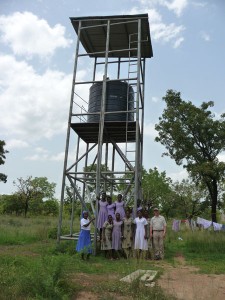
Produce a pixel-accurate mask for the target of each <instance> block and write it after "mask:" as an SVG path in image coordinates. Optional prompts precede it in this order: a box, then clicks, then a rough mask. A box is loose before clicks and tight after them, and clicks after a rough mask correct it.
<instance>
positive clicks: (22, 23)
mask: <svg viewBox="0 0 225 300" xmlns="http://www.w3.org/2000/svg"><path fill="white" fill-rule="evenodd" d="M0 31H1V32H2V36H1V40H2V41H3V42H4V43H5V44H8V45H9V46H10V47H11V48H12V51H13V53H14V54H15V55H24V56H26V57H27V58H30V57H32V56H33V55H38V56H40V57H45V56H51V55H53V54H54V52H55V50H56V49H57V48H61V47H62V48H66V47H68V46H69V45H70V44H71V43H72V40H70V39H66V38H65V27H63V26H62V25H60V24H56V25H55V26H54V27H51V26H50V25H49V24H48V23H47V21H46V20H44V19H39V18H38V17H37V16H36V15H34V14H33V13H31V12H26V11H25V12H23V13H21V12H15V13H13V14H12V15H8V16H5V15H1V16H0Z"/></svg>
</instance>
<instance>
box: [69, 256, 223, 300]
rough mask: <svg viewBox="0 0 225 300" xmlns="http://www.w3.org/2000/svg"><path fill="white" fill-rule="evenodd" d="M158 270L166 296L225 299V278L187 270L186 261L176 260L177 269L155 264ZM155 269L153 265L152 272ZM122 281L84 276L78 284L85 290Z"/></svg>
mask: <svg viewBox="0 0 225 300" xmlns="http://www.w3.org/2000/svg"><path fill="white" fill-rule="evenodd" d="M154 265H155V266H159V267H162V268H163V269H164V272H163V275H161V277H160V278H159V279H158V280H157V284H158V285H159V286H160V287H161V288H162V289H163V290H164V292H165V293H166V294H171V295H173V296H175V297H176V298H177V299H179V300H203V299H204V300H212V299H213V300H224V299H225V275H207V274H198V273H197V272H198V269H197V268H195V267H191V266H187V265H186V262H185V260H184V258H183V257H182V256H178V257H176V258H175V266H172V265H170V264H168V263H166V262H162V261H159V262H154ZM151 267H152V262H150V266H149V269H151ZM119 279H120V277H119V276H116V275H114V276H113V278H112V277H111V276H109V277H108V278H107V276H105V275H104V276H103V275H94V274H92V275H87V274H84V273H81V274H80V276H79V281H80V282H79V284H81V285H82V286H83V287H85V286H86V287H90V285H91V286H95V285H96V286H97V285H98V284H99V283H100V282H102V281H112V282H115V281H117V280H119ZM111 297H112V299H118V300H126V299H129V298H127V297H122V296H119V295H118V296H117V295H116V294H113V295H112V296H111ZM74 299H76V300H83V299H86V300H97V299H99V295H98V294H95V293H92V292H90V291H82V292H80V293H79V294H78V295H76V297H75V298H74Z"/></svg>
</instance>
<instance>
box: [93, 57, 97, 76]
mask: <svg viewBox="0 0 225 300" xmlns="http://www.w3.org/2000/svg"><path fill="white" fill-rule="evenodd" d="M96 65H97V57H95V60H94V69H93V79H92V80H93V81H95V74H96Z"/></svg>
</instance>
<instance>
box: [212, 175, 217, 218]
mask: <svg viewBox="0 0 225 300" xmlns="http://www.w3.org/2000/svg"><path fill="white" fill-rule="evenodd" d="M217 197H218V190H217V182H216V180H213V183H212V194H211V214H212V222H215V223H217V217H216V208H217Z"/></svg>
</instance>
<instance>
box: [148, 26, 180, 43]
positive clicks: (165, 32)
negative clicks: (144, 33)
mask: <svg viewBox="0 0 225 300" xmlns="http://www.w3.org/2000/svg"><path fill="white" fill-rule="evenodd" d="M151 29H152V33H153V39H155V40H162V41H163V42H170V41H171V40H174V39H175V40H176V39H177V37H178V36H179V35H180V33H181V32H182V31H183V30H184V29H185V28H184V26H182V25H180V26H176V25H175V24H174V23H171V24H169V25H166V24H164V23H155V24H153V25H152V26H151Z"/></svg>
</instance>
